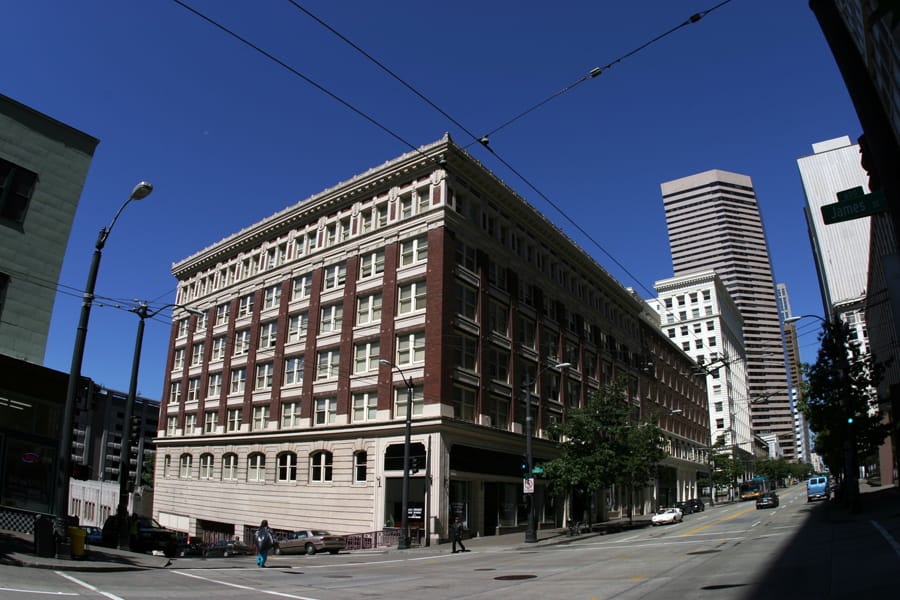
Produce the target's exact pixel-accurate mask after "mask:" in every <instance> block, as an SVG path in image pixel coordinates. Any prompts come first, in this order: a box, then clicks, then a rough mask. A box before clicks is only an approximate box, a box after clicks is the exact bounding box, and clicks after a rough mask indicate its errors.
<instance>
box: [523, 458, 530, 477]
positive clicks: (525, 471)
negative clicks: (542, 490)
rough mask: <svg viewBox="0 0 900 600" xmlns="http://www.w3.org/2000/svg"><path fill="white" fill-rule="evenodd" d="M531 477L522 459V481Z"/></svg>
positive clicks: (526, 464)
mask: <svg viewBox="0 0 900 600" xmlns="http://www.w3.org/2000/svg"><path fill="white" fill-rule="evenodd" d="M529 477H531V474H530V473H528V461H527V460H525V457H524V456H523V457H522V479H528V478H529Z"/></svg>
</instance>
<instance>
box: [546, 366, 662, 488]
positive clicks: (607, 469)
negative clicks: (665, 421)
mask: <svg viewBox="0 0 900 600" xmlns="http://www.w3.org/2000/svg"><path fill="white" fill-rule="evenodd" d="M554 434H555V435H556V437H557V439H558V440H560V441H559V442H558V444H557V445H558V447H559V449H560V455H559V457H557V458H555V459H553V460H551V461H549V462H546V463H544V464H543V469H544V473H545V476H546V477H547V479H548V481H549V487H550V490H551V492H553V493H556V494H585V495H587V496H589V497H592V496H593V494H594V493H595V492H597V491H599V490H602V489H604V488H608V487H610V486H612V485H614V484H619V485H621V486H623V489H626V490H628V491H629V495H630V492H631V491H632V490H634V489H635V488H638V487H642V486H645V485H647V482H648V481H649V479H650V478H651V477H652V476H653V473H654V472H655V468H656V464H657V463H658V462H659V461H660V460H662V459H663V458H665V456H666V454H665V450H663V444H662V435H661V432H660V430H659V428H658V427H657V426H656V425H655V424H653V423H650V422H632V419H631V411H630V410H629V404H628V397H627V393H626V387H625V385H624V383H623V382H622V381H614V382H611V383H608V384H606V385H604V386H602V387H601V388H600V390H599V391H598V392H597V393H596V394H594V395H592V396H591V397H590V399H589V400H588V401H587V403H586V404H585V406H583V407H579V408H572V409H570V410H569V411H568V413H567V415H566V419H565V421H564V422H562V423H558V424H557V425H555V426H554Z"/></svg>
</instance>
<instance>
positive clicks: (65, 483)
mask: <svg viewBox="0 0 900 600" xmlns="http://www.w3.org/2000/svg"><path fill="white" fill-rule="evenodd" d="M152 191H153V186H152V185H150V184H149V183H147V182H146V181H142V182H140V183H138V184H137V185H136V186H134V189H133V190H132V191H131V195H130V196H128V199H127V200H126V201H125V202H124V203H123V204H122V206H120V207H119V210H118V211H116V215H115V216H114V217H113V220H112V221H111V222H110V224H109V225H108V226H107V227H104V228H103V229H101V230H100V234H99V235H98V236H97V242H96V244H95V245H94V255H93V257H92V259H91V266H90V269H89V270H88V278H87V284H86V285H85V288H84V295H83V297H82V298H83V299H82V303H81V317H80V318H79V320H78V329H76V330H75V347H74V348H73V350H72V366H71V367H70V368H69V383H68V387H67V388H66V403H65V405H64V407H63V415H62V417H63V418H62V430H61V431H60V439H59V448H58V451H57V456H56V465H57V469H56V490H55V491H56V494H55V496H54V499H55V502H54V506H53V516H54V517H55V524H54V528H55V531H56V535H57V539H59V538H63V537H65V536H66V520H67V517H68V515H69V474H70V471H71V466H72V427H73V424H74V420H75V414H74V413H75V401H76V398H77V396H78V387H79V382H80V380H81V364H82V362H83V359H84V343H85V339H86V337H87V328H88V321H89V320H90V317H91V305H92V304H93V302H94V287H95V286H96V284H97V271H98V269H99V268H100V258H101V256H102V254H103V247H104V246H105V245H106V240H107V238H108V237H109V233H110V231H112V228H113V226H114V225H115V224H116V221H117V220H118V218H119V215H120V214H122V211H123V210H124V209H125V207H126V206H128V204H129V203H130V202H131V201H132V200H142V199H144V198H146V197H147V196H149V195H150V192H152Z"/></svg>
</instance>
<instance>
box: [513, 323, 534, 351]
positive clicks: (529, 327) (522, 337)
mask: <svg viewBox="0 0 900 600" xmlns="http://www.w3.org/2000/svg"><path fill="white" fill-rule="evenodd" d="M535 336H536V328H535V322H534V319H531V318H529V317H526V316H525V315H519V327H518V328H517V330H516V341H517V342H518V343H519V344H521V345H522V346H524V347H525V348H531V349H532V350H534V349H535V342H536V338H535Z"/></svg>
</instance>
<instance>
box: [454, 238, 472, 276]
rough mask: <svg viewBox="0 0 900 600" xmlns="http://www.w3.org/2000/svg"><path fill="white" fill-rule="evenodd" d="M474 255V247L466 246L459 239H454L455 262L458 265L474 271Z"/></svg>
mask: <svg viewBox="0 0 900 600" xmlns="http://www.w3.org/2000/svg"><path fill="white" fill-rule="evenodd" d="M475 256H476V254H475V248H473V247H471V246H467V245H466V244H464V243H463V242H461V241H459V240H457V241H456V262H457V264H459V266H461V267H463V268H465V269H468V270H469V271H473V272H474V271H475V262H476V259H475Z"/></svg>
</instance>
